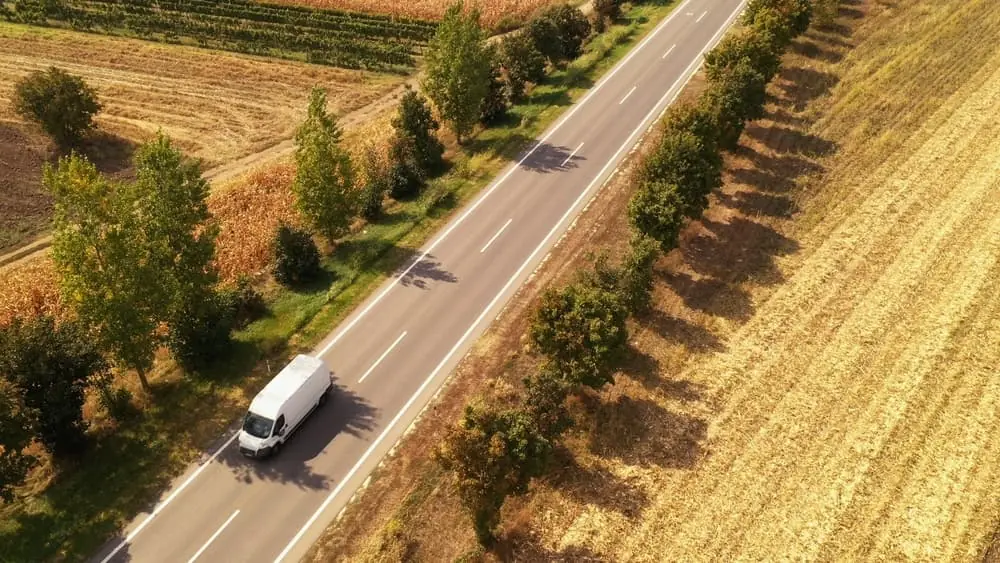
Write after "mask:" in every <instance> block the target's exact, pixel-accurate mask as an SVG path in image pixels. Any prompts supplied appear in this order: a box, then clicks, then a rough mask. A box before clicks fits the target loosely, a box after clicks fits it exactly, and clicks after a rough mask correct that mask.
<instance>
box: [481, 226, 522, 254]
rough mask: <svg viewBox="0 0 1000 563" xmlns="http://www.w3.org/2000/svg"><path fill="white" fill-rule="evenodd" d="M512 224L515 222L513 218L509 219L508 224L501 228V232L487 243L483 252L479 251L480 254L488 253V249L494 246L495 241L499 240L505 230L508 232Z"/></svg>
mask: <svg viewBox="0 0 1000 563" xmlns="http://www.w3.org/2000/svg"><path fill="white" fill-rule="evenodd" d="M512 222H514V219H513V218H511V219H507V222H506V223H504V224H503V226H502V227H500V230H499V231H497V234H495V235H493V237H492V238H491V239H490V240H489V242H487V243H486V246H484V247H483V248H482V250H480V251H479V253H480V254H482V253H484V252H486V249H487V248H489V247H490V245H491V244H493V241H495V240H497V239H498V238H499V237H500V235H501V234H502V233H503V232H504V231H505V230H507V227H509V226H510V224H511V223H512Z"/></svg>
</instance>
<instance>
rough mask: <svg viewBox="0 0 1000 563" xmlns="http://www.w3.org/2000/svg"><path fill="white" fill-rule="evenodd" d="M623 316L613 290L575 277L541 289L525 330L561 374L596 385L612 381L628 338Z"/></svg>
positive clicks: (616, 295)
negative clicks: (562, 284) (563, 285)
mask: <svg viewBox="0 0 1000 563" xmlns="http://www.w3.org/2000/svg"><path fill="white" fill-rule="evenodd" d="M627 318H628V310H627V309H626V308H625V304H624V303H622V300H621V298H620V297H619V296H618V294H617V293H616V292H613V291H608V290H607V289H604V288H602V287H599V286H597V285H595V284H589V283H580V282H577V283H573V284H570V285H568V286H565V287H563V288H561V289H558V290H556V289H549V290H548V291H546V292H545V293H544V294H543V295H542V299H541V303H540V305H539V307H538V310H537V311H536V312H535V318H534V320H533V321H532V324H531V327H530V331H529V332H530V335H531V339H532V342H533V343H534V345H535V347H536V349H537V350H538V351H539V352H541V353H542V354H543V355H544V356H545V357H546V358H548V360H549V361H550V362H551V367H552V369H554V370H555V371H556V372H557V373H558V374H559V375H560V376H561V377H563V378H565V379H566V380H567V381H569V382H571V383H573V384H577V385H586V386H589V387H593V388H594V389H599V388H601V387H602V386H604V385H605V384H606V383H613V382H614V377H613V370H614V367H615V364H616V362H617V361H618V360H619V359H620V358H621V356H622V354H623V352H624V350H625V345H626V343H627V341H628V329H627V327H626V326H625V321H626V319H627Z"/></svg>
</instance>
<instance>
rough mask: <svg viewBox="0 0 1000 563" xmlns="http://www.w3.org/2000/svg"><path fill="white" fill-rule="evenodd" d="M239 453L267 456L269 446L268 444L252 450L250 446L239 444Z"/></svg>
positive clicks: (260, 456)
mask: <svg viewBox="0 0 1000 563" xmlns="http://www.w3.org/2000/svg"><path fill="white" fill-rule="evenodd" d="M240 453H241V454H243V455H244V456H246V457H252V458H262V457H267V456H269V455H271V447H270V446H268V447H266V448H261V449H259V450H254V449H251V448H246V447H243V446H240Z"/></svg>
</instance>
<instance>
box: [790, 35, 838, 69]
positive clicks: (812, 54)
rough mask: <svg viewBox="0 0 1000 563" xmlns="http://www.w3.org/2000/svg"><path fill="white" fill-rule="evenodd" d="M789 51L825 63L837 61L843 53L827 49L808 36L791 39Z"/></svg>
mask: <svg viewBox="0 0 1000 563" xmlns="http://www.w3.org/2000/svg"><path fill="white" fill-rule="evenodd" d="M791 51H792V52H793V53H795V54H797V55H802V56H803V57H807V58H810V59H814V60H817V61H823V62H826V63H837V62H840V61H841V60H843V58H844V54H843V53H841V52H840V51H835V50H833V49H827V48H825V47H824V46H822V45H820V44H819V43H816V42H814V41H811V40H810V39H808V38H799V39H796V40H795V41H793V42H792V45H791Z"/></svg>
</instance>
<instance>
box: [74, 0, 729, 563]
mask: <svg viewBox="0 0 1000 563" xmlns="http://www.w3.org/2000/svg"><path fill="white" fill-rule="evenodd" d="M741 6H742V0H686V1H685V2H683V3H682V4H681V5H680V6H678V7H677V8H676V9H675V10H674V12H673V13H672V15H671V16H670V17H669V18H668V19H666V20H664V21H663V22H661V23H660V24H659V25H658V26H657V27H656V28H655V30H654V31H653V32H651V33H650V34H649V35H648V36H647V37H646V39H644V41H643V42H642V43H641V44H640V45H639V46H637V47H636V48H635V49H634V50H633V51H632V52H631V53H630V54H629V55H628V56H627V57H626V58H625V59H624V60H623V61H621V63H619V64H618V65H617V66H616V67H615V68H614V69H612V70H611V71H610V72H609V73H608V74H607V75H606V76H605V77H604V78H603V79H602V80H601V81H600V82H599V83H598V84H597V85H596V86H595V87H594V88H593V89H591V91H590V92H589V93H588V94H587V96H586V97H585V98H584V99H582V100H581V101H580V102H579V103H577V104H576V105H575V106H573V107H572V108H571V109H570V110H568V111H567V113H566V114H565V115H564V116H563V118H562V119H560V121H559V122H557V123H556V124H555V125H553V126H552V127H551V128H550V129H549V130H548V131H547V132H546V133H545V135H544V136H543V137H542V138H541V139H540V140H539V142H538V143H537V145H536V146H535V147H534V148H533V149H532V150H531V151H530V152H528V153H527V154H526V155H525V156H524V157H523V159H522V160H521V161H520V162H518V163H517V164H516V165H512V166H510V167H509V168H508V169H507V170H505V171H504V173H503V174H502V175H501V176H500V177H499V178H498V179H497V181H496V182H494V184H492V185H491V186H490V187H489V188H488V189H487V190H486V191H485V192H484V193H483V194H482V195H481V196H480V197H479V198H478V199H476V200H475V201H474V202H473V203H472V204H470V205H469V206H468V207H467V208H466V209H465V210H463V211H462V212H461V213H460V214H459V215H458V216H457V217H455V218H454V219H453V220H452V221H451V222H450V223H449V224H448V225H447V227H446V228H445V230H444V231H442V232H441V234H439V235H438V237H437V238H435V239H434V240H433V241H432V242H431V243H430V244H429V245H427V246H426V247H425V248H424V249H423V255H421V256H419V257H414V260H413V262H412V263H411V264H410V265H408V267H407V269H405V270H404V271H401V272H400V273H399V274H398V275H397V276H395V277H394V278H392V279H391V280H389V281H387V282H386V284H385V285H384V286H383V287H382V288H380V289H379V291H378V292H377V293H375V294H374V295H373V296H372V297H371V298H370V299H369V300H368V301H367V302H366V303H365V304H364V305H363V306H362V307H361V308H360V309H359V310H358V311H356V312H355V313H354V314H353V315H352V316H351V317H349V318H348V319H347V320H345V322H344V323H343V324H342V325H341V326H340V327H338V328H337V330H336V331H335V332H334V333H332V334H331V335H330V336H329V337H328V338H327V339H326V340H325V341H324V342H323V343H322V344H321V345H320V346H319V347H318V348H317V350H316V352H315V353H316V354H318V355H320V356H321V357H322V358H323V359H324V360H326V362H327V363H328V364H329V365H330V367H331V368H332V369H333V371H334V374H335V377H336V384H337V395H336V397H335V398H334V399H333V400H332V401H330V402H329V403H328V404H327V405H326V406H325V407H324V408H323V409H321V410H319V411H317V412H316V413H315V414H314V415H313V417H312V418H310V419H309V420H308V421H307V422H306V423H305V424H304V425H303V427H302V428H301V429H300V430H299V432H298V433H297V434H296V435H295V436H294V437H293V438H292V439H291V440H290V441H289V443H288V444H286V446H285V448H284V449H283V451H282V452H281V455H280V456H278V457H277V458H275V459H273V460H269V461H263V462H259V461H253V460H247V459H244V458H243V457H242V456H241V455H240V454H239V452H238V450H237V447H236V444H235V443H233V440H232V437H231V435H227V436H226V437H224V438H222V439H221V440H220V445H219V446H218V447H217V449H216V450H214V451H213V453H212V455H211V456H207V457H208V459H207V460H205V461H204V462H203V463H201V464H200V465H195V466H192V467H191V468H190V469H189V470H188V471H187V472H186V473H185V475H183V476H182V477H181V478H179V479H177V481H176V482H175V483H174V485H173V486H172V487H171V489H170V490H168V491H167V492H166V493H164V496H163V498H162V499H161V500H160V503H159V504H158V505H157V506H156V507H155V508H154V509H153V511H152V512H151V513H146V514H140V515H139V516H137V517H136V518H135V520H134V521H133V522H132V524H131V525H130V526H128V528H127V529H126V530H125V531H124V532H123V534H122V536H121V537H119V538H116V539H114V540H113V541H111V542H109V543H108V544H107V545H106V546H105V547H104V548H103V549H102V550H101V552H100V553H99V554H98V555H97V556H95V558H94V560H95V561H101V562H108V561H129V560H134V561H139V562H154V561H168V562H184V561H188V562H192V561H195V560H197V561H247V562H250V561H254V562H256V561H267V562H272V561H279V560H283V561H293V560H297V559H299V558H300V557H301V556H302V555H303V554H304V553H305V552H306V551H307V550H308V549H309V547H310V545H311V544H312V543H313V541H315V539H316V538H317V537H318V536H319V535H320V533H321V532H322V530H323V528H324V527H325V526H326V525H327V524H328V523H329V522H330V521H331V520H332V519H333V518H334V517H335V516H336V515H337V513H338V512H339V511H340V510H341V509H342V508H343V506H344V505H345V504H346V503H347V501H348V500H349V499H350V497H351V496H352V494H353V493H354V491H355V490H357V488H358V487H359V486H360V485H361V484H362V483H363V481H364V479H365V478H366V477H367V476H368V474H369V473H370V471H371V470H372V469H373V468H374V467H375V466H376V465H377V464H378V462H379V461H380V460H381V458H382V457H383V456H384V455H385V453H386V452H387V451H388V450H389V449H390V448H391V447H392V445H393V444H394V443H395V442H396V440H397V439H398V438H399V436H400V435H401V434H402V433H403V431H404V430H405V429H406V427H407V426H408V425H409V423H410V422H411V421H412V420H413V419H414V418H415V417H416V416H417V415H418V414H419V412H420V410H421V409H422V408H423V407H424V406H425V405H426V404H427V402H428V401H429V400H430V399H431V397H432V396H433V395H434V393H435V392H436V391H437V389H438V388H439V387H440V385H441V383H442V382H443V380H444V379H445V378H446V377H447V375H448V373H449V372H450V371H451V370H452V369H453V368H454V367H455V365H456V364H457V363H458V362H459V360H460V359H461V357H462V355H463V354H464V353H465V352H466V351H467V350H468V348H469V347H470V346H471V345H472V343H473V342H474V341H475V339H476V338H477V337H478V336H479V335H480V334H482V332H483V331H484V330H486V328H487V327H488V326H489V323H490V321H491V320H492V319H493V318H495V316H496V315H497V314H498V313H499V312H500V310H501V309H502V307H503V305H504V304H505V303H506V301H507V300H508V299H509V298H510V296H511V295H512V294H513V293H514V292H515V291H516V290H517V288H518V287H519V286H520V285H521V284H522V283H523V282H524V281H525V280H526V279H527V277H528V276H529V275H530V274H531V272H532V271H533V270H534V269H535V268H536V267H537V266H538V264H539V263H540V262H541V261H542V259H543V258H544V257H545V255H546V254H547V252H548V250H549V249H550V248H551V247H552V245H554V244H555V242H556V241H557V240H558V238H559V236H560V235H561V234H562V233H563V232H565V230H566V229H567V228H568V226H569V225H570V223H572V220H573V218H574V217H575V216H576V215H577V214H578V213H579V212H580V210H581V209H583V207H584V206H585V205H586V203H587V202H588V201H589V200H590V198H591V197H592V196H593V195H594V193H595V191H596V190H597V189H598V188H599V187H600V185H601V184H602V183H603V182H604V181H605V180H606V179H607V178H608V177H610V176H611V174H612V173H613V172H614V170H615V167H616V166H617V165H618V163H619V162H620V161H621V160H622V159H623V158H624V157H625V156H626V155H627V153H628V151H629V150H630V149H631V148H632V147H633V146H634V145H635V143H636V142H637V141H638V139H639V138H640V137H641V135H642V133H643V132H644V131H646V130H647V129H648V127H649V126H650V125H651V124H652V122H653V121H654V120H655V119H656V118H657V117H658V116H659V115H660V114H661V112H662V111H663V109H664V108H665V107H666V106H667V105H668V104H669V103H670V102H671V101H672V100H673V99H674V97H676V95H677V93H678V92H679V91H680V89H681V88H682V87H683V85H684V84H685V83H686V82H687V79H688V78H689V77H690V76H691V75H692V74H693V73H694V72H695V71H696V70H697V68H698V66H699V65H700V62H701V57H702V54H703V53H704V52H705V51H706V50H708V49H709V48H710V47H711V46H712V45H714V43H715V42H716V41H717V40H718V39H719V37H721V35H722V33H723V31H724V30H725V29H726V27H727V26H728V25H729V24H730V23H731V22H732V21H733V20H734V19H735V18H736V17H737V15H738V11H739V10H740V8H741Z"/></svg>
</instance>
